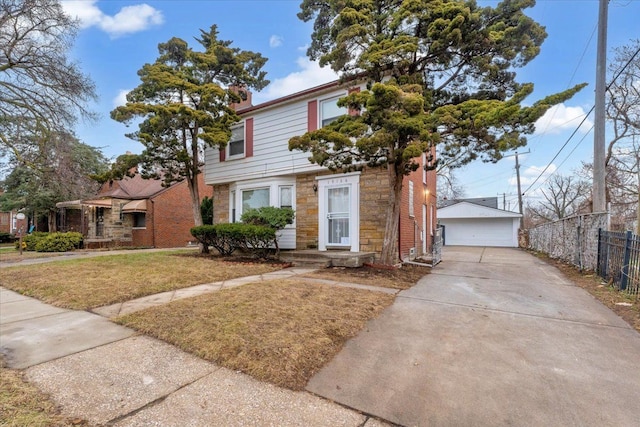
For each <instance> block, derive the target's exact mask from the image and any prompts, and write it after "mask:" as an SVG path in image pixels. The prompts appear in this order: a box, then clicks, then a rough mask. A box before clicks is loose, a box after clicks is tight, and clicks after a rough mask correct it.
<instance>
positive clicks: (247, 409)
mask: <svg viewBox="0 0 640 427" xmlns="http://www.w3.org/2000/svg"><path fill="white" fill-rule="evenodd" d="M305 271H307V270H304V269H297V270H296V269H287V270H283V271H280V272H273V273H268V274H265V275H262V276H258V277H253V278H250V279H246V278H245V279H244V280H241V279H235V280H234V281H227V282H222V283H221V284H220V286H219V287H217V286H211V287H209V288H206V287H203V286H200V287H198V288H197V289H196V290H191V292H189V289H186V290H184V292H183V293H181V294H176V293H166V295H162V296H160V297H158V298H156V299H151V300H147V301H146V302H145V301H137V302H135V303H134V304H131V305H126V304H125V305H118V306H113V307H111V308H110V309H109V310H105V314H106V315H111V314H114V313H116V314H117V313H122V311H123V308H124V311H127V312H131V311H135V310H137V309H140V308H144V306H145V304H147V306H149V305H155V304H158V303H166V302H168V301H170V300H173V299H176V298H181V297H187V296H193V295H196V294H199V293H202V292H211V291H214V290H216V289H219V288H222V287H225V286H238V285H240V284H243V283H247V282H250V281H256V280H269V279H274V278H284V277H291V276H293V275H295V274H300V273H303V272H305ZM96 311H101V310H99V309H98V310H96ZM0 352H1V353H3V354H4V355H5V356H6V361H7V362H8V366H9V367H11V368H17V369H24V370H25V373H26V377H27V379H28V380H29V381H30V382H32V383H34V384H36V385H37V386H38V387H39V388H40V389H42V390H43V391H45V392H47V393H49V394H50V395H51V396H52V397H53V398H54V400H55V402H56V403H57V404H59V405H60V406H61V408H62V410H63V412H64V414H65V415H66V416H69V417H78V418H83V419H86V420H88V421H89V422H91V423H93V424H98V425H114V426H149V425H162V426H176V427H177V426H180V427H182V426H211V425H224V426H248V425H254V426H265V425H272V426H327V425H331V426H347V427H361V426H366V427H377V426H387V425H388V424H386V423H383V422H381V421H378V420H376V419H374V418H371V417H369V416H366V415H363V414H362V413H360V412H357V411H353V410H350V409H347V408H345V407H343V406H341V405H339V404H336V403H333V402H330V401H328V400H325V399H323V398H321V397H318V396H314V395H312V394H310V393H308V392H294V391H291V390H287V389H283V388H279V387H276V386H273V385H271V384H268V383H264V382H260V381H257V380H254V379H252V378H251V377H249V376H247V375H244V374H242V373H239V372H234V371H231V370H228V369H225V368H221V367H219V366H217V365H215V364H213V363H210V362H207V361H204V360H202V359H200V358H198V357H195V356H193V355H190V354H188V353H185V352H183V351H182V350H179V349H178V348H176V347H174V346H172V345H169V344H166V343H164V342H162V341H159V340H156V339H153V338H149V337H145V336H140V335H138V334H136V333H135V332H134V331H133V330H131V329H128V328H125V327H122V326H119V325H116V324H114V323H111V322H110V321H109V320H107V319H106V318H104V317H102V316H99V315H97V314H93V313H87V312H83V311H72V310H64V309H59V308H56V307H52V306H50V305H47V304H44V303H41V302H39V301H37V300H35V299H33V298H29V297H25V296H22V295H20V294H17V293H15V292H12V291H9V290H6V289H4V288H0Z"/></svg>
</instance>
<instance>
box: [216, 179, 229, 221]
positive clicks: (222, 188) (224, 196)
mask: <svg viewBox="0 0 640 427" xmlns="http://www.w3.org/2000/svg"><path fill="white" fill-rule="evenodd" d="M228 222H229V184H216V185H214V186H213V223H214V224H225V223H228Z"/></svg>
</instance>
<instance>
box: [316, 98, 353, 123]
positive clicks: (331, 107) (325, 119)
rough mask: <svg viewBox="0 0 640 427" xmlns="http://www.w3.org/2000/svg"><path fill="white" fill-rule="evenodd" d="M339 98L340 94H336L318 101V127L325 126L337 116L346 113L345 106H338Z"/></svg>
mask: <svg viewBox="0 0 640 427" xmlns="http://www.w3.org/2000/svg"><path fill="white" fill-rule="evenodd" d="M340 98H342V96H336V97H334V98H329V99H325V100H324V101H320V127H325V126H326V125H328V124H329V123H331V122H333V121H334V120H336V119H337V118H338V117H340V116H343V115H345V114H347V109H346V108H345V107H338V100H339V99H340Z"/></svg>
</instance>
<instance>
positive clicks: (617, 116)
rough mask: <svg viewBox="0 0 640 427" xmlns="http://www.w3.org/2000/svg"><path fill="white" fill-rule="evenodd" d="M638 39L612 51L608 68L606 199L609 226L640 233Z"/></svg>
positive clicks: (639, 61) (639, 80)
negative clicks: (609, 77)
mask: <svg viewBox="0 0 640 427" xmlns="http://www.w3.org/2000/svg"><path fill="white" fill-rule="evenodd" d="M639 51H640V40H634V41H632V42H631V43H630V44H629V45H627V46H623V47H620V48H618V49H616V51H615V52H616V54H615V56H614V59H613V61H612V63H611V64H610V65H609V73H610V75H611V84H610V85H609V88H608V92H607V119H608V120H609V122H610V123H611V124H612V126H611V128H612V131H613V138H612V139H611V140H610V141H609V144H608V147H607V156H606V159H605V162H606V167H607V196H608V200H609V201H610V202H611V211H612V225H613V224H614V223H615V224H617V225H618V226H619V228H626V229H628V228H631V225H632V224H633V222H634V220H635V222H636V232H637V233H640V154H639V153H638V149H639V148H640V55H639V54H638V52H639Z"/></svg>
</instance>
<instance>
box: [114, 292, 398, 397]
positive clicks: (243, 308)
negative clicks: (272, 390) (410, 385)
mask: <svg viewBox="0 0 640 427" xmlns="http://www.w3.org/2000/svg"><path fill="white" fill-rule="evenodd" d="M393 300H394V297H393V296H392V295H388V294H385V293H379V292H370V291H364V290H360V289H349V288H340V287H333V286H328V285H321V284H317V283H305V281H304V279H289V280H281V281H268V282H263V283H254V284H248V285H244V286H241V287H238V288H233V289H228V290H222V291H220V292H215V293H212V294H206V295H202V296H199V297H194V298H187V299H184V300H180V301H174V302H172V303H170V304H167V305H164V306H158V307H153V308H149V309H145V310H143V311H139V312H136V313H132V314H130V315H126V316H122V317H119V318H117V319H116V322H118V323H120V324H123V325H126V326H129V327H132V328H134V329H137V330H139V331H141V332H143V333H145V334H148V335H151V336H153V337H156V338H159V339H162V340H164V341H167V342H169V343H172V344H174V345H177V346H178V347H180V348H181V349H183V350H185V351H187V352H190V353H193V354H195V355H197V356H199V357H202V358H204V359H207V360H210V361H212V362H215V363H217V364H219V365H221V366H224V367H227V368H229V369H233V370H240V371H242V372H245V373H247V374H249V375H251V376H253V377H255V378H257V379H259V380H262V381H268V382H271V383H273V384H276V385H278V386H282V387H287V388H290V389H293V390H301V389H303V388H304V386H305V385H306V383H307V381H308V380H309V378H311V376H312V375H313V374H314V373H316V372H317V371H318V370H319V369H320V368H321V367H322V366H323V365H324V364H326V363H327V362H328V361H329V360H331V359H332V358H333V356H334V355H335V354H336V353H337V352H338V351H339V350H340V349H341V348H342V346H343V344H344V343H345V342H346V340H348V339H349V338H351V337H354V336H355V335H356V334H357V333H358V332H359V331H360V330H361V329H362V328H363V327H364V325H365V323H366V322H367V321H368V320H369V319H371V318H374V317H376V316H378V315H379V314H380V313H381V312H382V310H384V309H385V308H386V307H387V306H389V305H390V304H391V303H392V302H393Z"/></svg>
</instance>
